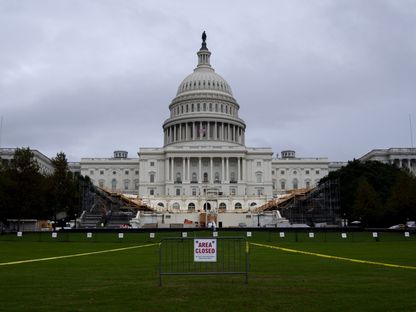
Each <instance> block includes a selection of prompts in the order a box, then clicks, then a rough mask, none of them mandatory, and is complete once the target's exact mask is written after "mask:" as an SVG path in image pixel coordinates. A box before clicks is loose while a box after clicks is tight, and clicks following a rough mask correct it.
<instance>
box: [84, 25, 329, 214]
mask: <svg viewBox="0 0 416 312" xmlns="http://www.w3.org/2000/svg"><path fill="white" fill-rule="evenodd" d="M197 56H198V63H197V66H196V68H195V69H194V71H193V73H191V74H190V75H189V76H187V77H186V78H185V79H184V80H183V81H182V82H181V83H180V84H179V87H178V91H177V93H176V96H175V98H174V99H173V100H172V102H171V103H170V105H169V110H170V115H169V118H168V119H166V120H165V122H164V123H163V137H164V146H163V147H154V148H140V149H139V152H138V155H139V158H128V155H127V152H125V151H115V152H114V157H113V158H83V159H82V160H81V162H80V167H81V174H82V175H84V176H89V177H90V178H91V180H92V181H93V183H94V184H95V185H97V186H100V187H102V188H105V189H108V190H111V191H115V192H120V193H124V194H131V195H138V196H139V197H140V198H141V199H142V201H143V202H145V203H146V204H147V205H149V206H150V207H152V208H153V209H155V210H157V211H166V210H168V211H188V212H189V211H196V212H197V211H204V210H211V209H213V210H218V211H247V210H250V209H252V208H255V207H256V206H259V205H262V204H264V203H266V202H267V201H268V200H270V199H272V198H273V197H276V196H278V195H279V194H282V193H285V192H286V191H287V190H290V189H298V188H310V187H313V186H315V185H316V183H317V182H318V181H319V180H320V179H321V178H322V177H324V176H326V175H327V174H328V170H329V162H328V159H327V158H296V157H295V152H294V151H290V150H287V151H283V152H282V153H281V157H280V158H273V151H272V149H271V148H269V147H247V146H246V145H245V133H246V124H245V122H244V120H243V119H241V118H240V116H239V109H240V106H239V104H238V102H237V100H236V99H235V98H234V96H233V92H232V91H231V87H230V85H229V84H228V82H227V81H226V80H225V79H224V78H222V77H221V76H220V75H218V74H217V73H216V72H215V70H214V68H213V67H211V62H210V57H211V52H210V51H209V50H208V48H207V44H206V35H205V32H204V33H203V36H202V45H201V48H200V50H199V51H198V52H197Z"/></svg>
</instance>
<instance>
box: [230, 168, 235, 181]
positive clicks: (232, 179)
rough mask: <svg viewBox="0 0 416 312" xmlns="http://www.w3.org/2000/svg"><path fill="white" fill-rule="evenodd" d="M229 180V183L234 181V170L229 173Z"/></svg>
mask: <svg viewBox="0 0 416 312" xmlns="http://www.w3.org/2000/svg"><path fill="white" fill-rule="evenodd" d="M230 182H231V183H236V180H235V172H234V171H233V172H231V173H230Z"/></svg>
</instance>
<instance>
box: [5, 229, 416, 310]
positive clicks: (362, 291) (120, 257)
mask: <svg viewBox="0 0 416 312" xmlns="http://www.w3.org/2000/svg"><path fill="white" fill-rule="evenodd" d="M204 234H205V236H206V235H208V234H209V233H196V234H194V233H188V235H189V236H194V235H204ZM243 234H245V233H220V236H222V235H243ZM289 234H290V235H289ZM321 234H322V233H318V234H317V236H316V237H315V238H314V239H309V237H308V235H307V233H302V234H298V237H297V242H296V238H295V237H294V234H293V233H288V234H287V235H286V236H285V238H280V237H279V233H267V232H265V233H257V232H253V236H252V237H251V238H250V239H249V240H250V241H252V242H259V243H263V244H268V245H276V246H280V247H286V248H291V249H296V250H303V251H310V252H316V253H322V254H328V255H334V256H341V257H347V258H354V259H361V260H368V261H377V262H385V263H391V264H399V265H407V266H415V267H416V241H415V240H414V238H413V237H410V239H404V238H403V237H401V236H398V234H388V235H387V234H383V235H380V241H379V242H376V241H375V240H374V239H373V238H372V237H371V233H354V235H355V238H354V239H353V238H352V237H350V235H349V236H348V238H347V239H341V238H340V237H339V233H337V234H335V233H332V234H326V237H323V234H322V235H321ZM65 235H66V237H65ZM65 235H62V234H61V233H59V234H58V237H57V238H55V239H52V238H51V237H50V233H42V234H26V233H24V235H23V237H20V238H17V237H16V236H15V235H13V236H12V235H7V236H6V235H3V236H2V237H0V263H5V262H10V261H19V260H26V259H35V258H44V257H54V256H62V255H70V254H79V253H86V252H94V251H102V250H108V249H115V248H123V247H129V246H136V245H140V244H148V243H150V242H154V240H151V239H149V236H148V234H138V233H125V237H124V238H123V239H119V238H118V236H117V233H94V234H93V237H92V238H89V239H87V238H86V236H85V233H71V234H65ZM413 235H414V234H413ZM161 236H162V235H160V234H156V240H155V241H156V242H157V240H158V239H159V238H160V237H161ZM163 236H165V237H168V236H169V237H170V236H176V237H179V236H180V232H177V233H164V234H163ZM157 265H158V247H157V246H152V247H144V248H137V249H128V250H122V251H117V252H111V253H102V254H93V255H89V256H83V257H74V258H64V259H56V260H50V261H42V262H33V263H24V264H15V265H5V266H4V265H3V266H1V265H0V311H53V310H57V311H378V312H380V311H383V312H384V311H416V300H415V299H414V298H415V295H416V290H415V288H416V287H415V286H416V270H412V269H401V268H388V267H382V266H376V265H370V264H359V263H352V262H347V261H342V260H334V259H326V258H320V257H315V256H310V255H302V254H295V253H289V252H284V251H280V250H273V249H268V248H264V247H258V246H253V245H251V247H250V274H249V283H248V285H246V284H244V278H243V277H242V276H233V277H230V276H188V277H186V276H166V277H164V278H163V286H162V287H159V286H158V274H157Z"/></svg>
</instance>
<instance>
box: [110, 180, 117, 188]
mask: <svg viewBox="0 0 416 312" xmlns="http://www.w3.org/2000/svg"><path fill="white" fill-rule="evenodd" d="M116 188H117V180H116V179H112V180H111V189H112V190H113V191H114V190H115V189H116Z"/></svg>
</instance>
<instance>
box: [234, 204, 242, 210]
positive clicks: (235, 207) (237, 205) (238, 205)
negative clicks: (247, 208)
mask: <svg viewBox="0 0 416 312" xmlns="http://www.w3.org/2000/svg"><path fill="white" fill-rule="evenodd" d="M241 208H243V206H242V205H241V203H235V205H234V209H241Z"/></svg>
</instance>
